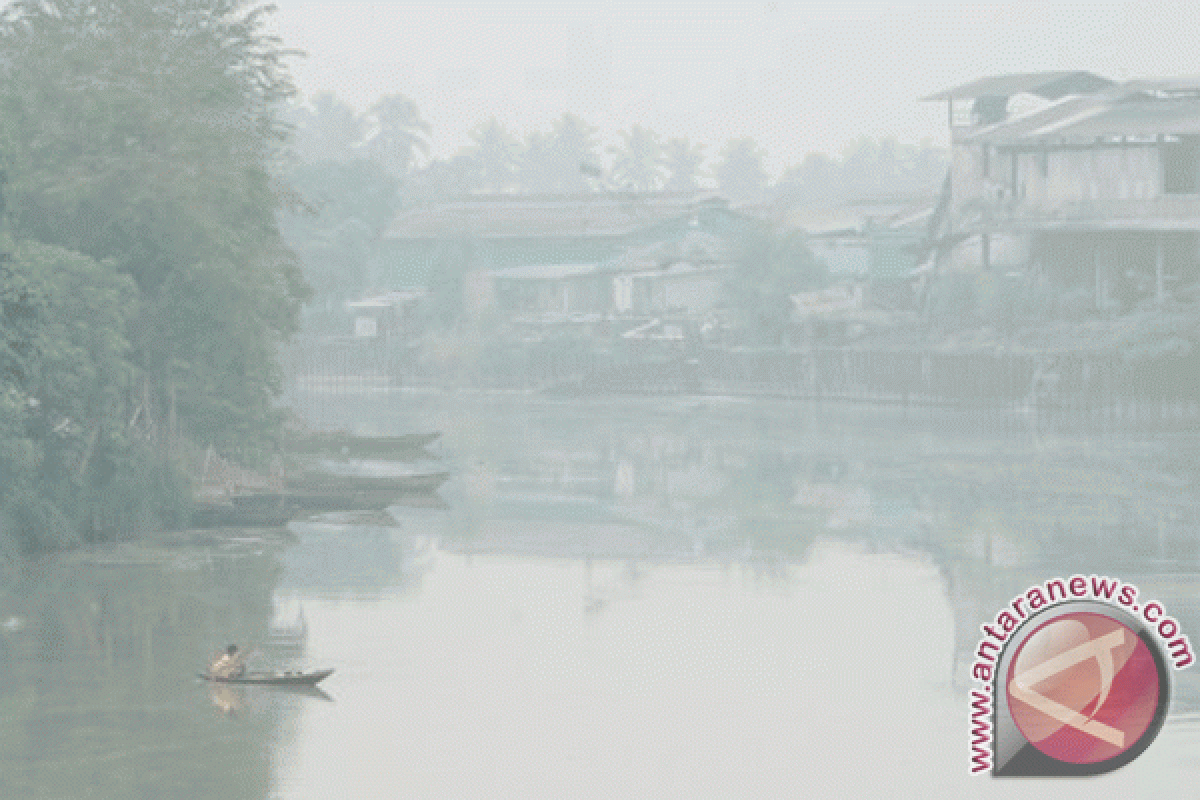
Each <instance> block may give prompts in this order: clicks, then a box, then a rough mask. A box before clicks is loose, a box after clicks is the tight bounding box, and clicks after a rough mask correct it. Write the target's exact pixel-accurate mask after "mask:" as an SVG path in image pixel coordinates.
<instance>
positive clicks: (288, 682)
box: [200, 669, 333, 686]
mask: <svg viewBox="0 0 1200 800" xmlns="http://www.w3.org/2000/svg"><path fill="white" fill-rule="evenodd" d="M332 674H333V670H331V669H321V670H317V671H316V672H295V673H287V672H247V673H246V674H245V675H243V676H242V677H240V678H217V677H214V676H212V675H201V676H200V677H201V678H203V679H204V680H206V681H208V682H210V683H228V684H238V685H258V686H316V685H317V684H318V683H320V682H321V681H323V680H325V679H326V678H328V677H329V676H330V675H332Z"/></svg>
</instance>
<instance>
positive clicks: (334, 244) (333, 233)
mask: <svg viewBox="0 0 1200 800" xmlns="http://www.w3.org/2000/svg"><path fill="white" fill-rule="evenodd" d="M289 183H290V184H291V185H292V187H293V188H294V189H295V191H296V192H297V194H298V195H299V197H300V198H301V199H302V200H303V204H304V205H303V208H302V209H297V210H294V211H290V212H287V213H284V214H283V215H281V217H280V229H281V231H282V233H283V237H284V240H285V241H286V242H287V244H288V246H289V247H290V248H291V249H292V250H293V251H294V252H295V253H296V254H297V256H299V258H300V263H301V265H302V267H303V270H304V277H305V279H306V280H307V281H308V283H309V284H310V285H311V286H312V287H313V289H314V291H315V292H316V295H317V297H318V298H321V299H325V298H332V299H335V300H339V301H340V300H345V299H353V298H356V297H357V296H358V295H360V294H361V293H362V292H363V291H365V290H367V289H368V288H369V287H368V283H369V275H368V273H367V266H368V264H369V263H370V262H371V260H372V259H373V258H375V257H377V255H378V249H379V237H380V235H381V234H382V233H383V231H384V229H385V228H386V227H387V226H388V225H389V224H390V223H391V221H392V218H393V217H394V216H395V213H396V211H397V210H398V209H399V206H400V199H399V193H398V188H399V181H397V180H396V178H395V177H394V176H392V175H391V174H390V173H387V172H385V171H383V170H380V169H379V168H378V167H377V166H375V165H374V164H373V163H372V162H370V161H366V160H358V161H350V162H344V163H339V162H336V161H322V162H319V163H316V164H304V165H301V166H299V167H297V168H296V169H295V170H293V171H292V173H291V174H290V176H289Z"/></svg>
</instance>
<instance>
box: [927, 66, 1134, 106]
mask: <svg viewBox="0 0 1200 800" xmlns="http://www.w3.org/2000/svg"><path fill="white" fill-rule="evenodd" d="M1112 85H1113V82H1112V81H1110V80H1109V79H1108V78H1103V77H1101V76H1099V75H1095V74H1093V73H1091V72H1083V71H1060V72H1024V73H1017V74H1011V75H993V76H991V77H987V78H980V79H979V80H975V81H971V82H970V83H965V84H963V85H962V86H956V87H954V88H953V89H944V90H942V91H940V92H938V93H936V94H931V95H929V96H928V97H922V98H921V101H922V102H925V101H932V100H950V99H955V98H957V99H969V98H976V97H1012V96H1013V95H1015V94H1034V95H1037V96H1039V97H1045V98H1046V99H1048V100H1053V99H1057V98H1059V97H1066V96H1067V95H1070V94H1091V93H1093V92H1098V91H1102V90H1104V89H1106V88H1108V87H1109V86H1112Z"/></svg>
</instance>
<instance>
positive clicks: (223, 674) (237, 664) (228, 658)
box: [208, 644, 246, 679]
mask: <svg viewBox="0 0 1200 800" xmlns="http://www.w3.org/2000/svg"><path fill="white" fill-rule="evenodd" d="M208 674H209V675H211V676H212V677H214V678H225V679H229V678H240V677H242V676H243V675H245V674H246V660H245V657H244V655H243V654H242V653H241V652H240V651H239V650H238V646H237V645H236V644H231V645H229V646H228V647H226V648H225V651H224V652H223V653H221V654H220V655H218V656H217V657H216V658H214V659H213V661H212V663H211V664H209V665H208Z"/></svg>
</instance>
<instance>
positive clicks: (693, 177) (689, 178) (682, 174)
mask: <svg viewBox="0 0 1200 800" xmlns="http://www.w3.org/2000/svg"><path fill="white" fill-rule="evenodd" d="M703 163H704V146H703V145H699V144H696V145H694V144H692V143H691V142H689V141H688V140H687V139H683V138H675V139H671V140H669V141H668V142H667V145H666V149H665V152H664V153H663V164H664V166H665V167H666V170H667V182H666V188H667V189H670V190H672V191H677V192H685V191H689V190H691V189H695V188H696V187H697V186H699V183H698V182H697V179H698V178H699V177H700V165H701V164H703Z"/></svg>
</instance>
